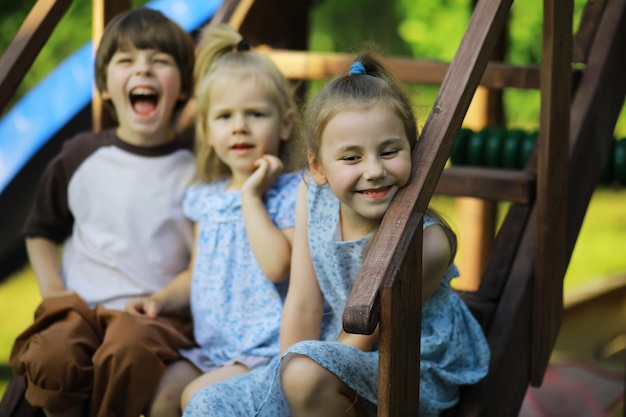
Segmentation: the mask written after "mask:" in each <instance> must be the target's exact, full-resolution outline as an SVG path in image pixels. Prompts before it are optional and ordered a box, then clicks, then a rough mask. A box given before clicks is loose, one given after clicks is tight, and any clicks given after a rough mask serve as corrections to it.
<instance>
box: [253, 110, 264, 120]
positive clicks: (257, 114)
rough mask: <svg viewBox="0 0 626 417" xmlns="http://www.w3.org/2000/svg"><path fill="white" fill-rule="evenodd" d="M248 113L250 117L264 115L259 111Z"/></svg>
mask: <svg viewBox="0 0 626 417" xmlns="http://www.w3.org/2000/svg"><path fill="white" fill-rule="evenodd" d="M250 115H251V116H252V117H255V118H258V117H263V116H265V113H263V112H260V111H253V112H251V113H250Z"/></svg>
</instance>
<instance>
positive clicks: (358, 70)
mask: <svg viewBox="0 0 626 417" xmlns="http://www.w3.org/2000/svg"><path fill="white" fill-rule="evenodd" d="M366 73H367V71H365V66H364V65H363V64H361V63H360V62H359V61H354V63H352V65H351V66H350V72H349V74H350V75H363V74H366Z"/></svg>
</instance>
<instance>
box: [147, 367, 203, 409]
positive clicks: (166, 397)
mask: <svg viewBox="0 0 626 417" xmlns="http://www.w3.org/2000/svg"><path fill="white" fill-rule="evenodd" d="M200 375H202V372H201V371H200V370H199V369H198V368H196V367H195V366H194V365H192V364H191V362H189V361H187V360H184V359H182V360H178V361H176V362H173V363H170V364H169V365H167V368H165V372H164V373H163V376H162V377H161V381H160V382H159V386H158V387H157V389H156V392H155V394H154V397H153V398H152V400H151V401H150V404H149V405H148V408H147V410H146V412H145V416H146V417H173V416H176V417H180V416H181V415H182V409H181V406H180V399H181V395H182V393H183V389H184V388H185V387H186V386H187V384H189V382H191V381H192V380H194V379H195V378H197V377H198V376H200Z"/></svg>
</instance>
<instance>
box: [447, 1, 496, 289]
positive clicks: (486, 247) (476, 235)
mask: <svg viewBox="0 0 626 417" xmlns="http://www.w3.org/2000/svg"><path fill="white" fill-rule="evenodd" d="M474 3H475V2H474ZM474 5H475V4H474ZM506 39H507V38H506V31H503V33H502V35H501V36H500V38H499V39H498V42H497V43H496V45H495V46H494V51H493V55H492V58H493V59H495V60H502V59H503V58H504V53H505V51H506ZM503 123H504V110H503V106H502V91H499V90H489V89H486V88H484V87H478V88H477V89H476V92H475V93H474V97H473V98H472V102H471V103H470V106H469V108H468V109H467V113H466V115H465V120H464V122H463V124H464V126H465V127H467V128H468V129H472V130H474V131H478V130H480V129H482V128H484V127H485V126H497V125H502V124H503ZM456 205H457V213H458V219H459V220H458V228H459V250H458V255H457V259H456V262H457V266H458V268H459V272H460V277H459V278H458V279H457V280H455V282H454V287H455V288H456V289H459V290H463V291H476V290H477V289H478V286H479V285H480V279H481V277H482V275H483V272H484V271H485V267H486V266H487V262H488V261H489V256H490V255H491V250H492V248H493V243H494V237H495V233H496V220H497V216H498V203H497V202H495V201H486V200H480V199H476V198H471V197H461V198H458V199H457V200H456Z"/></svg>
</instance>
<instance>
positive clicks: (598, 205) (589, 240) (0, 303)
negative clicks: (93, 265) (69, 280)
mask: <svg viewBox="0 0 626 417" xmlns="http://www.w3.org/2000/svg"><path fill="white" fill-rule="evenodd" d="M433 205H434V207H435V208H437V209H438V210H440V211H442V212H443V213H444V214H445V215H446V216H448V217H449V218H450V221H451V223H452V224H453V225H454V226H455V228H456V229H457V230H458V224H455V204H454V200H453V199H448V198H445V199H444V198H440V197H435V199H434V201H433ZM624 207H626V190H624V189H621V190H611V189H606V188H601V189H599V190H598V191H596V192H595V194H594V196H593V198H592V200H591V203H590V206H589V210H588V211H587V215H586V217H585V221H584V223H583V227H582V230H581V234H580V236H579V239H578V242H577V244H576V247H575V249H574V253H573V256H572V260H571V262H570V266H569V269H568V271H567V274H566V277H565V284H564V285H565V291H566V292H567V291H568V290H570V289H573V288H577V287H580V286H584V285H585V284H586V283H588V282H590V281H598V280H606V279H610V277H611V276H614V275H616V274H624V273H626V256H624V254H623V248H624V247H625V246H626V210H625V209H624ZM39 301H40V296H39V291H38V288H37V282H36V280H35V277H34V275H33V273H32V271H31V269H30V268H28V267H25V268H23V269H22V270H21V271H19V272H17V273H16V274H14V275H12V276H11V277H9V278H8V279H7V280H5V281H3V282H2V283H0V395H2V394H3V393H4V390H5V387H6V383H7V380H8V378H9V375H10V370H9V367H8V358H9V354H10V350H11V346H12V344H13V340H14V339H15V337H17V336H18V335H19V333H20V332H21V331H22V330H23V329H24V328H25V327H26V326H27V325H28V324H29V323H30V322H31V320H32V317H33V312H34V311H35V308H36V307H37V304H38V303H39Z"/></svg>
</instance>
